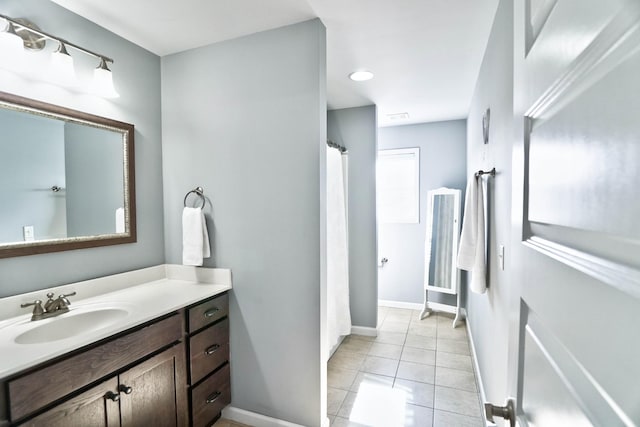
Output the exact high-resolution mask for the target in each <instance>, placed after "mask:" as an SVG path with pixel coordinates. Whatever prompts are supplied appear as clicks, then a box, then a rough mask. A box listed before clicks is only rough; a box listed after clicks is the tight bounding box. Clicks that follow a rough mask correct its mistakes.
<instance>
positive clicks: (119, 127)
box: [0, 91, 137, 258]
mask: <svg viewBox="0 0 640 427" xmlns="http://www.w3.org/2000/svg"><path fill="white" fill-rule="evenodd" d="M0 108H6V109H10V110H13V111H22V112H25V113H30V114H35V115H39V116H42V117H48V118H53V119H58V120H63V121H67V122H73V123H80V124H85V125H89V126H93V127H96V128H102V129H106V130H112V131H116V132H120V133H122V137H123V138H122V140H123V149H124V152H123V155H124V156H123V160H124V164H123V171H124V207H125V224H126V225H128V228H127V229H126V232H125V233H119V234H116V233H113V234H99V235H93V236H80V237H67V238H60V239H49V240H41V241H37V240H36V241H32V242H9V243H0V258H9V257H18V256H25V255H37V254H45V253H50V252H61V251H69V250H74V249H85V248H94V247H99V246H110V245H119V244H124V243H134V242H136V241H137V230H136V203H135V200H136V195H135V188H136V186H135V156H134V133H135V129H134V126H133V125H132V124H129V123H124V122H120V121H117V120H112V119H107V118H104V117H100V116H96V115H93V114H89V113H84V112H82V111H76V110H72V109H69V108H65V107H60V106H58V105H53V104H48V103H46V102H41V101H36V100H33V99H29V98H24V97H21V96H18V95H13V94H10V93H6V92H1V91H0Z"/></svg>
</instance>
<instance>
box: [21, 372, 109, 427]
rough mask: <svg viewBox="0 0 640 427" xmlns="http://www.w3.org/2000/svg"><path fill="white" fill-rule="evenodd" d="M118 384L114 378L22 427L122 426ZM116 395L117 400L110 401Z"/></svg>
mask: <svg viewBox="0 0 640 427" xmlns="http://www.w3.org/2000/svg"><path fill="white" fill-rule="evenodd" d="M117 387H118V381H117V380H116V378H115V377H114V378H111V379H109V380H107V381H105V382H103V383H102V384H99V385H97V386H95V387H93V388H91V389H89V390H87V391H86V392H84V393H82V394H80V395H78V396H76V397H74V398H71V399H69V400H67V401H65V402H63V403H61V404H59V405H57V406H54V407H53V408H52V409H50V410H48V411H47V412H44V413H42V414H40V415H39V416H37V417H35V418H33V419H31V420H29V421H27V422H26V423H25V424H22V426H30V427H31V426H34V427H35V426H43V427H44V426H46V427H88V426H90V427H102V426H106V427H117V426H119V425H120V419H119V412H118V402H117V392H116V390H117ZM109 396H112V397H113V398H115V399H116V400H115V401H114V400H113V398H109Z"/></svg>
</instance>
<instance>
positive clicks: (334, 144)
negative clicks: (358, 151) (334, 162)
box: [327, 139, 347, 154]
mask: <svg viewBox="0 0 640 427" xmlns="http://www.w3.org/2000/svg"><path fill="white" fill-rule="evenodd" d="M327 145H328V146H329V147H333V148H337V149H338V151H340V152H341V153H342V154H345V153H346V152H347V149H346V148H344V147H343V146H342V145H340V144H336V143H335V142H333V141H332V140H330V139H327Z"/></svg>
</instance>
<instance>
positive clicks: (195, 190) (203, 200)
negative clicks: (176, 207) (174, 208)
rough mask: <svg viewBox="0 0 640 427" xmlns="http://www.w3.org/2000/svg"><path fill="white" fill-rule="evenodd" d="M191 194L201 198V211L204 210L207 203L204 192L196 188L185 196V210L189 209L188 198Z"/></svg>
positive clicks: (200, 188)
mask: <svg viewBox="0 0 640 427" xmlns="http://www.w3.org/2000/svg"><path fill="white" fill-rule="evenodd" d="M191 193H196V194H197V195H198V196H200V200H202V206H200V209H204V205H205V204H206V203H207V200H206V199H205V198H204V190H203V189H202V187H196V188H194V189H193V190H191V191H189V192H188V193H187V194H185V196H184V207H185V208H186V207H187V198H188V197H189V194H191Z"/></svg>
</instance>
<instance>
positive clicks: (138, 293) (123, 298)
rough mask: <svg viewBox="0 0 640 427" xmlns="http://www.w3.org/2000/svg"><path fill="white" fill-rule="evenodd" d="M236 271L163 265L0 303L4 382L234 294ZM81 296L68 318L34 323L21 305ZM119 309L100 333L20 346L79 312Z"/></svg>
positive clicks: (0, 354)
mask: <svg viewBox="0 0 640 427" xmlns="http://www.w3.org/2000/svg"><path fill="white" fill-rule="evenodd" d="M231 287H232V284H231V271H230V270H228V269H221V268H201V267H188V266H182V265H170V264H164V265H159V266H155V267H150V268H145V269H142V270H135V271H131V272H127V273H121V274H116V275H113V276H105V277H100V278H98V279H93V280H87V281H83V282H78V283H72V284H69V285H64V286H58V287H55V288H50V289H43V290H39V291H35V292H29V293H26V294H21V295H15V296H11V297H6V298H0V378H5V377H7V376H9V375H12V374H14V373H16V372H19V371H21V370H24V369H27V368H29V367H31V366H35V365H37V364H39V363H42V362H44V361H47V360H49V359H52V358H54V357H56V356H60V355H62V354H65V353H67V352H69V351H72V350H74V349H77V348H80V347H82V346H85V345H87V344H91V343H93V342H95V341H98V340H100V339H103V338H107V337H109V336H111V335H114V334H116V333H118V332H122V331H125V330H127V329H129V328H132V327H134V326H137V325H140V324H143V323H145V322H148V321H150V320H153V319H155V318H157V317H160V316H162V315H165V314H168V313H171V312H174V311H176V310H178V309H180V308H182V307H185V306H188V305H190V304H193V303H196V302H198V301H200V300H203V299H205V298H209V297H212V296H214V295H217V294H220V293H222V292H224V291H228V290H230V289H231ZM74 291H75V292H76V295H75V296H72V297H69V300H70V301H71V305H70V306H69V309H70V310H69V313H65V314H61V315H59V316H56V317H52V318H49V319H44V320H38V321H34V322H32V321H31V309H32V307H29V308H20V304H22V303H26V302H33V301H34V300H37V299H39V300H42V301H43V305H44V302H45V301H46V300H47V298H46V294H47V292H54V293H55V295H56V296H57V295H59V294H61V293H70V292H74ZM93 307H95V308H104V307H107V308H109V307H117V308H122V309H124V310H126V311H127V312H128V313H127V314H126V315H124V316H123V317H121V318H118V319H117V320H115V321H114V322H113V323H110V324H108V325H107V326H105V327H102V328H100V329H97V330H95V331H91V332H86V333H82V334H78V335H75V336H72V337H70V338H65V339H59V340H55V341H49V342H43V343H36V344H17V343H16V342H15V341H14V339H15V337H16V336H18V335H19V334H21V333H22V332H25V331H28V330H29V329H31V328H33V327H36V326H38V325H42V324H45V323H47V322H54V321H55V320H56V319H60V318H63V317H65V316H71V315H73V313H74V310H77V311H82V310H91V309H92V308H93Z"/></svg>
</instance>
